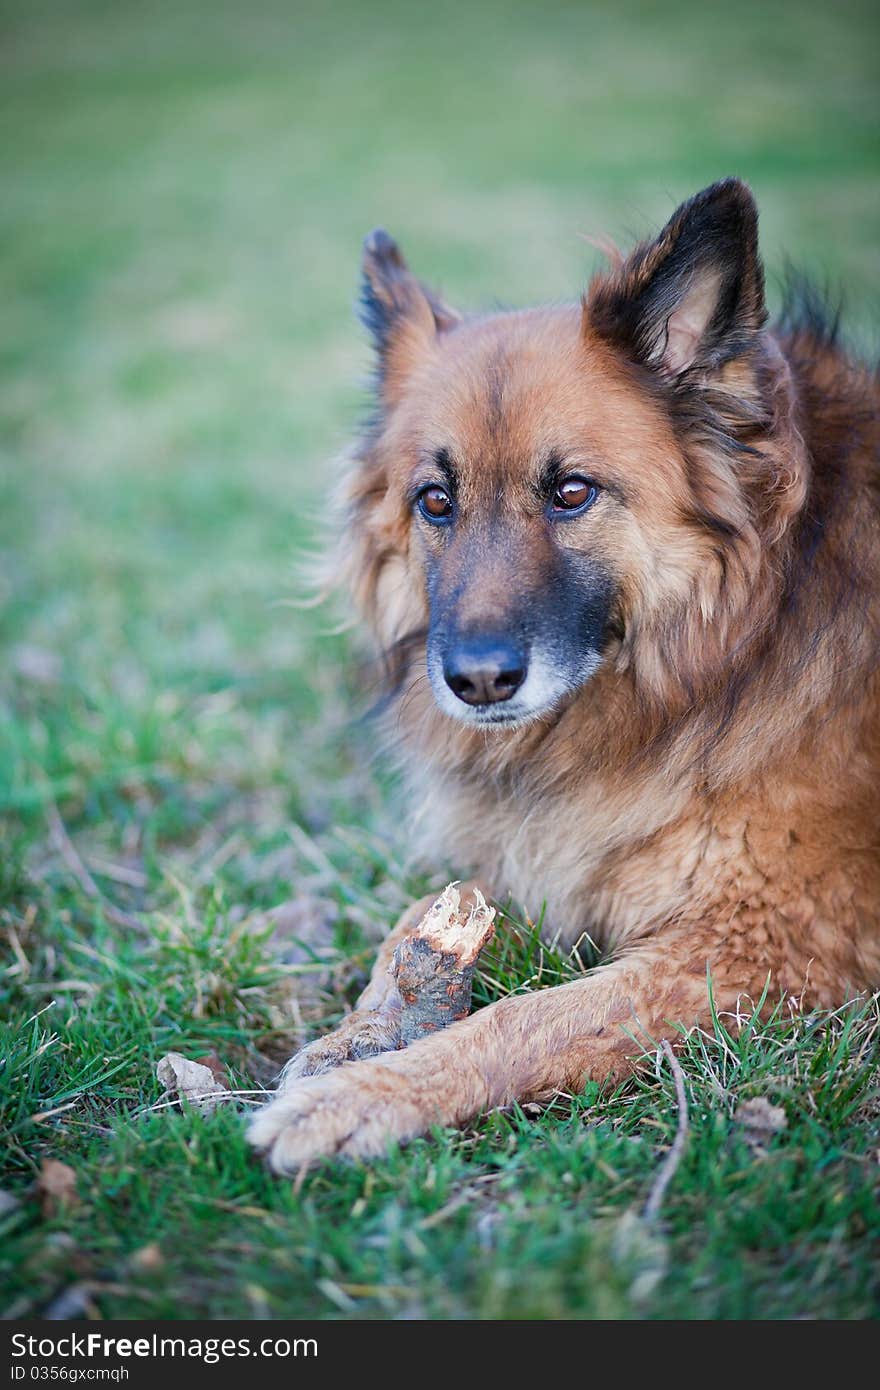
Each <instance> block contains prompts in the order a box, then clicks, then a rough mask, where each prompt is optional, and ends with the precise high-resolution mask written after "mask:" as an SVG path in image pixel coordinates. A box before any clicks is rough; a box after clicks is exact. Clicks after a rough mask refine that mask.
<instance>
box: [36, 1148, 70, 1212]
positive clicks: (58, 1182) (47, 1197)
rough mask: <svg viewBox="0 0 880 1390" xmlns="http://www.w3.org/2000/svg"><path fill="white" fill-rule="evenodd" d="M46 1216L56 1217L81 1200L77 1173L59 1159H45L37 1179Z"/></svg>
mask: <svg viewBox="0 0 880 1390" xmlns="http://www.w3.org/2000/svg"><path fill="white" fill-rule="evenodd" d="M37 1191H38V1192H39V1194H40V1203H41V1205H42V1208H43V1215H44V1216H55V1215H57V1213H58V1212H59V1211H60V1210H61V1209H62V1207H64V1206H69V1205H72V1204H73V1203H74V1202H76V1201H78V1200H79V1196H78V1193H77V1190H76V1173H75V1172H74V1171H73V1169H72V1168H71V1167H69V1165H68V1164H66V1163H62V1162H61V1161H60V1159H57V1158H44V1159H43V1162H42V1164H41V1166H40V1176H39V1177H38V1178H37Z"/></svg>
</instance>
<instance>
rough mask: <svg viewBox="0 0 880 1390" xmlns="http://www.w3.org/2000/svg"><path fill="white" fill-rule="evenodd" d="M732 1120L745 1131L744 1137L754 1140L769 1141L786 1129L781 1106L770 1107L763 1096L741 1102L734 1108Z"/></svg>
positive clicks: (786, 1123) (785, 1120)
mask: <svg viewBox="0 0 880 1390" xmlns="http://www.w3.org/2000/svg"><path fill="white" fill-rule="evenodd" d="M734 1119H735V1120H736V1123H737V1124H739V1125H742V1126H743V1128H744V1129H745V1130H746V1131H747V1134H746V1137H747V1138H750V1139H755V1140H761V1139H769V1138H771V1136H772V1135H774V1134H780V1133H781V1132H782V1130H784V1129H786V1128H787V1127H788V1120H787V1119H786V1117H785V1111H784V1110H783V1108H782V1106H781V1105H771V1104H770V1102H769V1100H766V1099H765V1097H764V1096H755V1097H754V1098H753V1099H752V1100H744V1101H742V1102H741V1104H739V1105H738V1106H737V1107H736V1114H735V1115H734Z"/></svg>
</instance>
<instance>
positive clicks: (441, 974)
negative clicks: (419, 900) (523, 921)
mask: <svg viewBox="0 0 880 1390" xmlns="http://www.w3.org/2000/svg"><path fill="white" fill-rule="evenodd" d="M473 899H474V901H473V905H472V906H471V908H470V910H469V911H464V910H462V907H461V894H460V893H459V891H458V889H457V888H456V886H455V884H454V883H451V884H450V885H449V887H448V888H445V889H444V890H443V892H442V893H441V894H440V897H439V898H438V899H437V901H436V902H435V903H434V905H433V906H432V907H431V908H429V909H428V911H427V912H426V913H425V916H424V917H423V918H422V920H421V922H420V923H419V925H418V927H417V928H416V930H415V932H414V933H413V934H412V935H411V936H407V937H405V938H404V940H403V941H402V942H401V943H400V945H399V946H398V947H397V950H396V951H395V952H394V958H393V961H392V964H391V974H392V975H393V976H394V979H395V981H396V984H397V990H398V993H399V995H400V1000H401V1010H400V1045H401V1047H406V1046H407V1044H409V1043H411V1042H414V1041H415V1039H416V1038H423V1037H424V1036H425V1035H426V1034H427V1033H435V1032H437V1030H438V1029H440V1028H446V1027H447V1026H448V1025H449V1024H450V1023H454V1022H455V1021H456V1020H457V1019H460V1018H465V1017H466V1016H467V1014H468V1013H470V1007H471V989H472V985H473V978H474V967H475V965H476V963H477V957H478V956H479V954H480V952H481V951H482V949H483V947H484V946H485V945H486V943H487V942H488V941H490V940H491V938H492V936H493V935H494V932H495V909H494V908H492V907H489V905H488V904H487V902H486V900H485V898H484V897H483V895H482V893H481V892H480V891H479V889H478V888H475V889H474V890H473Z"/></svg>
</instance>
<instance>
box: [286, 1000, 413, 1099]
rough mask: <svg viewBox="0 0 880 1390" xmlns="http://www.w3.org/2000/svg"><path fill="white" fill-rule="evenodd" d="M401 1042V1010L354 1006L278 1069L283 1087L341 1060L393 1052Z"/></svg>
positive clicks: (330, 1068)
mask: <svg viewBox="0 0 880 1390" xmlns="http://www.w3.org/2000/svg"><path fill="white" fill-rule="evenodd" d="M399 1046H400V1014H399V1012H396V1011H394V1010H385V1009H364V1010H356V1011H355V1012H354V1013H351V1014H349V1015H348V1016H347V1017H346V1018H344V1019H343V1020H342V1023H341V1024H340V1025H339V1027H338V1028H336V1029H335V1030H334V1031H333V1032H332V1033H327V1034H326V1035H325V1036H324V1037H323V1038H316V1039H315V1041H314V1042H310V1043H309V1044H308V1045H307V1046H306V1047H304V1048H302V1049H301V1051H299V1052H297V1054H296V1056H295V1057H291V1059H290V1061H289V1062H288V1063H287V1065H286V1066H285V1068H284V1071H283V1072H282V1073H281V1085H282V1088H284V1087H286V1086H288V1085H289V1084H290V1083H291V1082H292V1081H296V1080H297V1079H298V1078H300V1077H303V1076H320V1075H321V1073H322V1072H325V1071H332V1070H333V1069H334V1067H339V1066H341V1065H342V1063H343V1062H357V1061H360V1060H361V1059H362V1058H364V1057H375V1056H376V1055H377V1053H379V1052H393V1051H394V1049H395V1048H397V1047H399Z"/></svg>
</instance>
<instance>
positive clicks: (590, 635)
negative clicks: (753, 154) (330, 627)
mask: <svg viewBox="0 0 880 1390" xmlns="http://www.w3.org/2000/svg"><path fill="white" fill-rule="evenodd" d="M363 306H364V317H365V320H366V322H367V324H368V326H369V328H370V330H371V332H372V334H373V337H374V341H375V345H376V349H377V358H378V380H377V392H378V411H377V415H376V420H375V424H374V427H373V429H372V430H371V432H370V435H369V437H368V439H367V440H366V442H365V443H364V445H363V446H362V448H361V451H360V458H359V465H358V469H357V472H356V475H355V479H354V486H353V493H352V498H353V504H354V513H355V527H354V533H353V534H349V536H348V538H347V544H348V545H349V547H350V553H349V563H350V566H351V568H352V570H353V579H354V587H355V591H356V593H357V595H358V597H359V598H360V600H361V602H362V604H363V606H364V607H365V609H366V611H367V613H368V615H369V617H370V618H371V620H372V622H373V625H374V627H375V629H376V630H377V632H378V633H379V636H380V639H381V641H382V643H383V645H384V646H385V647H386V648H392V647H395V644H396V650H398V651H404V652H407V651H409V650H411V649H412V648H413V647H414V646H418V645H419V643H420V641H421V638H422V637H424V640H425V650H426V660H427V671H428V676H429V679H430V683H431V688H432V690H433V694H434V697H435V700H436V702H437V704H438V705H439V707H440V709H441V710H442V711H443V712H444V713H446V714H447V715H449V716H451V717H452V718H453V719H456V720H459V721H462V722H464V723H466V724H471V725H479V726H501V727H504V726H515V725H517V724H522V723H524V722H528V721H530V720H533V719H537V718H541V717H543V716H546V715H548V714H550V713H552V712H553V711H554V710H556V709H558V707H559V706H560V705H561V704H562V703H564V702H565V700H566V698H567V697H568V696H569V695H570V694H571V693H572V692H575V691H577V690H579V689H581V688H582V687H583V686H584V685H585V684H586V683H587V682H588V681H589V680H590V678H591V677H592V676H593V674H594V673H595V672H596V671H597V670H598V669H599V668H600V667H602V666H603V665H607V664H610V663H614V665H615V667H616V669H617V670H619V671H621V672H623V671H626V670H630V671H633V672H635V673H636V674H637V675H638V677H639V678H641V679H642V680H643V681H644V682H645V683H646V685H647V686H649V687H652V688H653V689H654V690H655V693H660V692H662V691H663V690H667V691H668V689H669V688H670V683H671V682H672V681H674V682H675V683H677V685H678V687H679V688H683V687H687V686H688V685H693V684H694V682H695V680H696V674H695V671H696V668H697V667H699V668H700V669H703V668H705V667H706V665H707V662H708V664H709V665H711V661H712V653H713V651H714V652H715V654H716V656H718V654H720V653H721V652H722V651H723V650H724V649H726V647H727V646H728V645H729V642H730V641H731V640H732V638H731V633H732V618H731V613H732V611H733V610H732V607H731V604H732V595H733V594H734V593H736V592H737V586H738V588H739V597H738V600H737V601H738V604H739V608H740V609H742V608H743V607H744V606H747V604H748V594H749V587H750V583H751V580H752V579H753V578H754V572H755V569H756V566H758V565H759V563H760V555H761V553H762V542H763V539H764V538H765V537H766V535H768V534H769V533H770V532H771V531H772V529H773V527H774V526H775V527H776V530H777V531H778V530H779V529H780V525H781V524H782V523H780V517H782V518H783V520H784V518H785V517H787V516H788V515H789V514H791V513H792V512H793V511H794V510H796V508H797V506H798V505H800V500H801V499H802V488H799V487H796V486H795V485H794V483H793V481H792V478H791V477H790V476H789V475H786V476H785V477H784V478H782V479H780V476H779V471H780V470H779V469H778V468H777V467H776V466H775V463H774V459H775V455H774V453H773V447H772V438H773V433H774V430H775V429H776V428H777V424H778V420H777V416H778V413H779V412H778V410H777V407H776V404H774V395H775V393H776V391H777V386H778V382H777V380H776V376H775V375H774V370H773V369H771V368H772V363H771V356H772V353H771V348H772V344H770V343H769V340H766V339H765V335H764V334H763V333H762V327H763V324H764V319H765V309H764V299H763V276H762V271H761V265H760V261H759V259H758V251H757V215H756V211H755V206H754V202H753V200H752V196H751V194H750V193H749V191H748V189H747V188H746V187H745V186H744V185H743V184H742V183H740V182H739V181H737V180H726V181H724V182H723V183H720V184H716V185H714V186H713V187H712V188H709V189H707V190H705V191H704V192H703V193H701V194H699V195H697V197H695V198H693V199H692V200H691V201H690V202H689V203H686V204H685V205H684V206H683V207H681V208H680V209H679V210H678V212H677V213H676V214H675V216H674V217H673V218H672V220H671V221H670V222H669V224H668V225H667V226H666V227H665V228H664V230H663V231H662V232H661V234H660V236H659V237H658V238H657V239H656V240H655V241H653V242H650V243H645V244H644V245H642V246H640V247H639V248H638V249H637V250H636V251H635V252H634V253H633V254H632V255H631V256H630V257H629V259H627V260H625V261H624V260H620V261H619V263H617V264H616V265H615V266H614V267H613V268H612V269H611V270H610V271H607V272H605V273H603V274H602V275H600V276H598V277H597V278H596V279H595V280H594V281H593V283H592V284H591V286H590V288H589V291H588V293H587V294H586V295H585V296H584V299H583V301H582V303H581V304H579V305H574V306H563V307H555V308H549V309H536V310H525V311H520V312H505V313H498V314H494V315H491V316H485V317H472V318H462V317H460V316H459V315H458V314H457V313H456V312H455V311H454V310H452V309H451V308H450V307H449V306H448V305H447V304H445V303H444V302H443V301H442V300H441V299H440V298H439V296H437V295H436V294H434V293H433V292H432V291H430V290H428V289H427V288H426V287H425V286H424V285H423V284H421V283H420V282H419V281H418V280H417V279H416V278H415V277H414V276H413V275H412V274H411V272H410V271H409V269H408V268H407V266H406V263H405V261H404V260H403V257H402V256H401V253H400V251H399V249H398V247H397V246H396V244H395V243H394V242H393V241H392V240H391V238H390V237H389V236H388V235H387V234H386V233H385V232H382V231H379V232H374V233H373V234H372V235H371V236H370V237H368V238H367V241H366V243H365V248H364V288H363ZM774 361H775V359H774ZM771 498H775V500H774V501H773V504H772V505H771V501H770V499H771ZM783 498H784V500H782V499H783Z"/></svg>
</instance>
